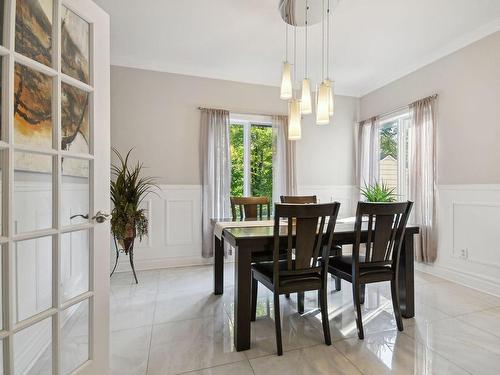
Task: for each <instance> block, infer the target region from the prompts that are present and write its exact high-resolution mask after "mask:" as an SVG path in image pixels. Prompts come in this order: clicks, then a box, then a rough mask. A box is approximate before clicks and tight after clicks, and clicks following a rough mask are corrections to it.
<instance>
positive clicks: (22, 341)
mask: <svg viewBox="0 0 500 375" xmlns="http://www.w3.org/2000/svg"><path fill="white" fill-rule="evenodd" d="M51 344H52V320H51V318H47V319H45V320H42V321H41V322H38V323H37V324H34V325H32V326H30V327H28V328H25V329H23V330H22V331H19V332H17V333H16V334H15V335H14V374H15V375H39V374H51V373H52V345H51Z"/></svg>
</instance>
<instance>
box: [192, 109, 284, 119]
mask: <svg viewBox="0 0 500 375" xmlns="http://www.w3.org/2000/svg"><path fill="white" fill-rule="evenodd" d="M198 109H199V110H200V111H203V110H208V109H215V110H218V111H228V112H230V113H236V114H238V115H254V116H270V117H272V116H288V115H287V114H283V113H258V112H246V111H233V110H229V109H224V108H207V107H198Z"/></svg>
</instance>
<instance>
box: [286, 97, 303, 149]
mask: <svg viewBox="0 0 500 375" xmlns="http://www.w3.org/2000/svg"><path fill="white" fill-rule="evenodd" d="M301 137H302V128H301V118H300V100H299V99H292V100H290V101H289V102H288V140H290V141H296V140H298V139H300V138H301Z"/></svg>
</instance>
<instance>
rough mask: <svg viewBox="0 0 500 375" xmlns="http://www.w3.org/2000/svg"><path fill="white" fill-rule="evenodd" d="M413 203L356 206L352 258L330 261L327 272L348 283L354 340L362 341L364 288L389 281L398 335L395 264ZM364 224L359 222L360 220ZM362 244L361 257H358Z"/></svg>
mask: <svg viewBox="0 0 500 375" xmlns="http://www.w3.org/2000/svg"><path fill="white" fill-rule="evenodd" d="M412 206H413V202H410V201H408V202H399V203H367V202H359V203H358V208H357V211H356V222H355V227H354V230H355V232H356V238H355V242H354V246H353V248H352V255H343V256H341V257H334V258H331V259H330V261H329V265H328V272H330V273H331V274H333V275H335V276H337V277H340V278H342V279H344V280H346V281H348V282H350V283H352V296H353V300H354V307H355V314H356V327H357V329H358V337H359V338H360V339H363V338H364V332H363V321H362V317H361V305H362V303H363V302H364V291H362V289H363V288H364V286H365V285H366V284H369V283H378V282H382V281H389V282H390V283H391V298H392V306H393V309H394V316H395V318H396V324H397V327H398V330H399V331H402V330H403V319H402V317H401V309H400V307H399V292H398V264H399V257H400V253H401V244H402V240H403V238H404V233H405V230H406V224H407V222H408V217H409V215H410V212H411V208H412ZM366 217H367V220H365V221H363V218H366ZM361 244H364V254H361V252H360V248H361Z"/></svg>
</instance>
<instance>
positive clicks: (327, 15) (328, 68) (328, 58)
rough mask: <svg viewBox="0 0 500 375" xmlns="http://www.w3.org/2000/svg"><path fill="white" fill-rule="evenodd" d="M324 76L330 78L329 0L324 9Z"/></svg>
mask: <svg viewBox="0 0 500 375" xmlns="http://www.w3.org/2000/svg"><path fill="white" fill-rule="evenodd" d="M326 17H327V18H326V78H327V79H330V0H328V4H327V9H326Z"/></svg>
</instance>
